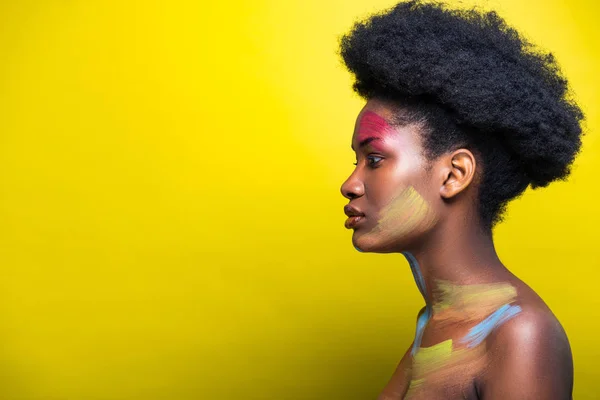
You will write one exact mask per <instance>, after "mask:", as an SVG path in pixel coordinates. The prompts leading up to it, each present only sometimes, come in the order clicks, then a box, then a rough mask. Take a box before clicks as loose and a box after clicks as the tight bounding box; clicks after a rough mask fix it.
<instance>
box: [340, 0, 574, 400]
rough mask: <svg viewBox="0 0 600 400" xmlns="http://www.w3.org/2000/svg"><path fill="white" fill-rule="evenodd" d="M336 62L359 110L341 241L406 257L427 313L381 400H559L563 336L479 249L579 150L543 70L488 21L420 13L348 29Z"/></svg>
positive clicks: (444, 11)
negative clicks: (509, 211) (510, 206)
mask: <svg viewBox="0 0 600 400" xmlns="http://www.w3.org/2000/svg"><path fill="white" fill-rule="evenodd" d="M341 55H342V58H343V60H344V62H345V65H346V66H347V68H348V69H349V70H350V71H351V72H352V73H353V74H354V76H355V78H356V81H355V84H354V89H355V91H356V92H357V93H359V94H360V95H361V96H362V97H363V98H364V99H366V100H367V102H366V105H365V106H364V108H363V110H362V111H361V112H360V114H359V115H358V118H357V120H356V127H355V131H354V135H353V137H352V148H353V150H354V151H355V152H356V157H357V162H356V164H355V165H356V168H355V170H354V171H353V172H352V174H351V175H350V177H349V178H348V179H347V180H346V181H345V182H344V183H343V185H342V187H341V191H342V194H343V195H344V196H345V197H346V198H347V199H348V200H349V203H348V205H347V206H346V207H345V208H344V211H345V213H346V214H347V215H348V219H347V221H346V227H347V228H350V229H353V236H352V242H353V244H354V246H355V247H356V248H357V249H358V250H359V251H362V252H377V253H390V252H400V253H402V254H404V255H405V257H406V258H407V259H408V261H409V265H410V266H411V269H412V273H413V275H414V278H415V281H416V283H417V286H418V288H419V290H420V292H421V293H422V295H423V297H424V299H425V303H426V306H425V307H424V308H423V309H422V310H421V311H420V312H419V313H418V315H417V327H416V334H415V339H414V342H413V343H412V345H411V346H410V347H409V348H408V350H407V352H406V354H405V355H404V357H403V358H402V359H401V361H400V363H399V365H398V367H397V369H396V371H395V372H394V374H393V376H392V378H391V380H390V381H389V384H388V385H387V386H386V387H385V388H384V390H383V392H382V393H381V395H380V397H379V399H380V400H383V399H463V398H466V399H486V400H491V399H494V400H508V399H519V400H524V399H561V400H562V399H570V398H571V397H572V388H573V362H572V355H571V350H570V346H569V342H568V340H567V336H566V334H565V332H564V330H563V328H562V327H561V325H560V323H559V322H558V320H557V319H556V317H555V316H554V315H553V313H552V312H551V310H550V309H549V308H548V307H547V306H546V304H545V303H544V302H543V300H542V299H541V298H540V297H539V296H538V295H537V294H536V293H535V292H534V291H533V290H532V289H531V288H529V287H528V286H527V285H526V284H525V283H523V282H522V281H521V280H520V279H519V278H517V277H516V276H515V275H513V274H512V273H511V272H510V271H509V270H508V269H507V268H506V267H505V266H504V265H503V264H502V262H501V261H500V260H499V258H498V256H497V254H496V252H495V249H494V243H493V240H492V228H493V226H494V225H495V224H496V223H498V222H499V221H501V217H502V214H503V212H504V210H505V207H506V204H507V203H508V202H509V201H510V200H511V199H513V198H515V197H517V196H519V195H520V194H522V193H523V191H524V190H525V189H526V188H527V187H528V186H529V185H531V187H533V188H536V187H543V186H547V185H548V184H549V183H550V182H552V181H554V180H558V179H564V178H566V177H567V175H568V174H569V166H570V165H571V164H572V162H573V159H574V157H575V155H576V154H577V153H578V151H579V149H580V146H581V138H580V137H581V121H582V119H583V114H582V112H581V110H580V109H579V107H578V106H577V105H576V104H575V103H574V102H573V101H572V100H571V99H570V98H569V97H568V86H567V82H566V80H565V79H564V78H563V77H562V75H561V74H560V71H559V69H558V67H557V65H556V63H555V61H554V59H553V57H552V56H551V55H550V54H544V53H540V52H538V51H537V50H536V49H535V48H533V46H531V45H530V44H529V43H527V42H526V41H525V40H524V39H523V38H522V37H521V36H520V35H519V34H518V33H517V32H516V31H515V30H513V29H512V28H510V27H508V26H507V25H506V24H505V22H504V21H503V20H502V19H501V18H500V17H499V16H498V15H497V14H495V13H493V12H492V13H481V12H477V11H474V10H467V11H465V10H462V11H459V10H452V9H449V8H448V7H447V6H445V5H442V4H437V3H436V4H431V3H425V2H422V1H409V2H403V3H400V4H398V5H397V6H396V7H394V8H392V9H390V10H388V11H386V12H384V13H381V14H377V15H375V16H372V17H371V18H369V19H368V20H366V21H363V22H359V23H357V24H356V25H355V26H354V27H353V29H352V30H351V32H350V33H348V34H347V35H345V36H344V37H343V38H342V40H341Z"/></svg>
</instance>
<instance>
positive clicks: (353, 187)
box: [340, 173, 365, 200]
mask: <svg viewBox="0 0 600 400" xmlns="http://www.w3.org/2000/svg"><path fill="white" fill-rule="evenodd" d="M340 191H341V192H342V196H344V197H345V198H347V199H348V200H352V199H355V198H357V197H360V196H362V195H363V194H364V193H365V186H364V185H363V183H362V182H361V181H360V180H359V179H358V178H357V177H356V174H354V173H352V175H350V176H349V177H348V179H346V180H345V181H344V183H342V187H341V188H340Z"/></svg>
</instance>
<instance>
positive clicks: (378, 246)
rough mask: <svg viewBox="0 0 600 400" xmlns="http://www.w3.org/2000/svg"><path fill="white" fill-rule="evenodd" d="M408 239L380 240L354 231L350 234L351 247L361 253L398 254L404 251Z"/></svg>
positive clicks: (377, 237) (378, 237) (379, 237)
mask: <svg viewBox="0 0 600 400" xmlns="http://www.w3.org/2000/svg"><path fill="white" fill-rule="evenodd" d="M407 239H408V238H404V237H401V238H393V239H392V240H390V238H389V237H387V238H382V237H381V236H375V235H370V234H369V233H362V232H360V230H355V231H354V233H353V234H352V245H353V246H354V248H355V249H356V250H358V251H360V252H361V253H400V252H402V251H406V244H407V243H408V241H409V240H407Z"/></svg>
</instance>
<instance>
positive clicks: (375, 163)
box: [354, 156, 383, 167]
mask: <svg viewBox="0 0 600 400" xmlns="http://www.w3.org/2000/svg"><path fill="white" fill-rule="evenodd" d="M372 158H379V159H380V160H379V161H377V162H374V163H370V164H369V166H370V167H375V166H376V165H377V164H379V163H380V162H381V160H383V157H379V156H367V159H369V160H370V159H372ZM357 164H358V162H355V163H354V165H357Z"/></svg>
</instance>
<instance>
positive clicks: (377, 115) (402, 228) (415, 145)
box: [341, 99, 440, 253]
mask: <svg viewBox="0 0 600 400" xmlns="http://www.w3.org/2000/svg"><path fill="white" fill-rule="evenodd" d="M393 110H394V108H393V105H391V104H389V103H386V102H385V101H382V100H377V99H371V100H369V101H368V102H367V104H366V105H365V107H364V108H363V109H362V111H361V112H360V114H359V115H358V118H357V120H356V126H355V129H354V135H353V136H352V148H353V150H354V151H355V153H356V161H357V163H356V168H355V169H354V171H353V172H352V174H351V175H350V176H349V177H348V179H347V180H346V181H345V182H344V183H343V184H342V187H341V192H342V195H344V197H346V198H347V199H349V200H350V202H349V203H348V205H347V206H346V208H345V212H346V213H347V214H353V213H355V212H358V213H362V214H364V216H363V217H360V218H352V217H350V218H349V219H348V220H347V225H346V226H347V227H349V228H351V229H353V230H354V233H353V235H352V243H353V244H354V246H355V247H356V248H357V249H359V250H360V251H364V252H379V253H387V252H400V251H404V250H407V246H409V245H410V244H411V243H414V242H415V241H416V240H418V239H419V238H420V237H421V236H422V235H423V234H424V233H426V232H427V231H429V230H430V229H431V228H432V227H433V225H434V224H435V223H436V221H437V214H438V213H437V212H436V210H435V207H434V206H433V205H432V204H436V201H437V202H439V201H440V200H439V188H437V190H436V187H435V185H434V184H433V183H432V182H431V179H430V177H429V176H428V173H427V170H426V168H425V167H426V165H427V160H426V158H425V156H424V154H423V153H424V152H423V148H422V146H421V142H420V133H419V126H418V125H414V124H413V125H406V126H401V127H392V126H391V125H390V124H389V123H388V122H387V121H390V120H391V118H390V117H391V116H392V115H393ZM436 196H437V197H436ZM349 207H353V208H354V210H350V209H349ZM353 222H354V225H352V223H353ZM348 223H350V224H351V225H348Z"/></svg>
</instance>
